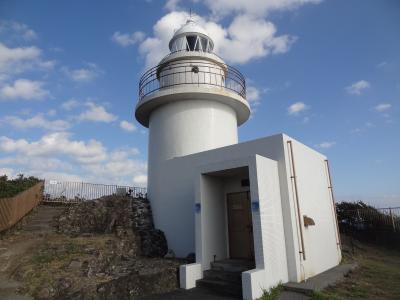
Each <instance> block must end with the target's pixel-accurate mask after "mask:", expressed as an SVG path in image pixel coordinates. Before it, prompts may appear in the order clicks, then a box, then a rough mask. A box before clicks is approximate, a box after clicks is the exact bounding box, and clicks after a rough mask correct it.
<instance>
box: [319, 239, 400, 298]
mask: <svg viewBox="0 0 400 300" xmlns="http://www.w3.org/2000/svg"><path fill="white" fill-rule="evenodd" d="M349 260H350V261H351V260H353V261H356V262H357V263H358V265H359V268H358V269H356V270H355V271H354V272H352V273H350V274H349V276H348V277H347V278H346V280H345V281H343V282H342V283H339V284H338V285H336V286H334V287H329V288H327V289H325V290H323V291H322V292H320V293H318V295H316V296H315V297H316V298H312V299H318V300H320V299H321V300H322V299H333V300H336V299H337V300H339V299H340V300H342V299H344V300H345V299H365V300H379V299H382V300H383V299H385V300H387V299H400V251H399V250H388V249H385V248H380V247H376V246H370V245H362V246H361V247H360V248H359V249H358V250H357V251H356V253H355V254H354V256H353V257H351V258H346V261H349ZM318 297H319V298H318Z"/></svg>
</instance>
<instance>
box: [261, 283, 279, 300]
mask: <svg viewBox="0 0 400 300" xmlns="http://www.w3.org/2000/svg"><path fill="white" fill-rule="evenodd" d="M282 291H283V286H282V284H281V283H279V284H278V285H277V286H274V287H272V288H270V289H269V290H265V289H263V295H262V296H261V298H260V299H258V300H278V299H279V296H280V294H281V292H282Z"/></svg>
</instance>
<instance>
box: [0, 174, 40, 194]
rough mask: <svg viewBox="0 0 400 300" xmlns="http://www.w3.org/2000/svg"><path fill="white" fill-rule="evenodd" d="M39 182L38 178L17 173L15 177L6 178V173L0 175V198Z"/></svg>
mask: <svg viewBox="0 0 400 300" xmlns="http://www.w3.org/2000/svg"><path fill="white" fill-rule="evenodd" d="M38 182H40V179H38V178H36V177H33V176H30V177H24V175H23V174H19V175H18V177H17V178H16V179H8V177H7V175H3V176H0V198H6V197H13V196H15V195H17V194H18V193H20V192H23V191H25V190H27V189H29V188H30V187H32V186H34V185H35V184H37V183H38Z"/></svg>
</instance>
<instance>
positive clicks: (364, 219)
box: [338, 207, 400, 232]
mask: <svg viewBox="0 0 400 300" xmlns="http://www.w3.org/2000/svg"><path fill="white" fill-rule="evenodd" d="M338 216H340V218H339V220H338V221H339V224H341V225H342V226H347V227H354V228H355V229H358V230H364V229H368V228H375V229H381V230H382V229H386V230H390V231H393V232H400V207H388V208H359V209H349V210H342V211H340V210H339V211H338Z"/></svg>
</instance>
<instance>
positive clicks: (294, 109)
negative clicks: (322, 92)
mask: <svg viewBox="0 0 400 300" xmlns="http://www.w3.org/2000/svg"><path fill="white" fill-rule="evenodd" d="M307 109H309V107H308V106H307V105H306V104H304V103H303V102H296V103H293V104H292V105H290V106H289V107H288V114H289V115H298V114H300V113H301V112H303V111H305V110H307Z"/></svg>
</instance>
